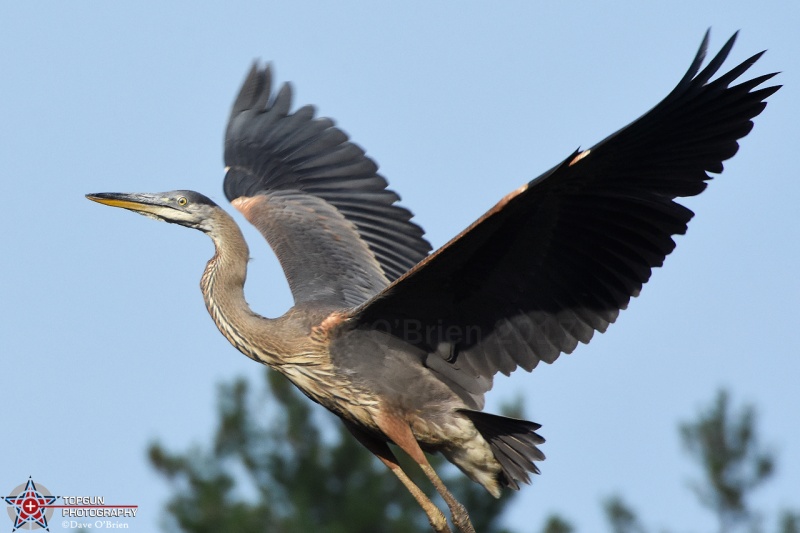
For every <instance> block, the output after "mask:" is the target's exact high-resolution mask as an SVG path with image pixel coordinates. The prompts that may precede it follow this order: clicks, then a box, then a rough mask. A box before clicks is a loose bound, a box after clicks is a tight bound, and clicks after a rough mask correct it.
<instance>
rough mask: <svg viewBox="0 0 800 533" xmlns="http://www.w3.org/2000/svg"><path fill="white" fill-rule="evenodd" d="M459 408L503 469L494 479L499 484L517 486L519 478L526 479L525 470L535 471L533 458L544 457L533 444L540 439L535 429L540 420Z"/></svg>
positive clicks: (542, 439)
mask: <svg viewBox="0 0 800 533" xmlns="http://www.w3.org/2000/svg"><path fill="white" fill-rule="evenodd" d="M460 412H461V413H462V414H463V415H464V416H466V417H467V418H468V419H469V420H470V421H471V422H472V423H473V424H475V428H476V429H477V430H478V432H479V433H480V434H481V436H482V437H483V438H484V439H485V440H486V442H488V443H489V447H490V448H491V450H492V453H493V454H494V457H495V459H497V461H498V462H499V463H500V466H501V467H502V469H503V470H502V472H501V473H500V476H499V479H498V481H499V482H500V484H501V485H503V486H505V487H509V488H512V489H514V490H519V482H520V481H521V482H523V483H527V484H529V483H530V476H529V475H528V473H529V472H531V473H534V474H538V473H539V468H538V467H537V466H536V464H534V461H543V460H544V454H543V453H542V452H541V450H539V448H537V447H536V445H537V444H543V443H544V438H542V437H541V436H540V435H538V434H537V433H536V430H537V429H539V428H540V427H542V426H541V424H537V423H535V422H529V421H527V420H520V419H517V418H509V417H506V416H500V415H493V414H490V413H483V412H481V411H472V410H469V409H462V410H461V411H460Z"/></svg>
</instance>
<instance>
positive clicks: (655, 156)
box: [88, 33, 780, 532]
mask: <svg viewBox="0 0 800 533" xmlns="http://www.w3.org/2000/svg"><path fill="white" fill-rule="evenodd" d="M735 38H736V35H735V34H734V36H733V37H731V39H730V40H728V42H727V43H726V44H725V46H724V47H723V48H722V50H721V51H720V52H719V53H718V54H717V55H716V56H715V57H714V58H713V59H712V60H711V62H710V63H709V64H708V66H706V67H705V68H704V69H703V70H700V67H701V65H702V63H703V61H704V58H705V53H706V47H707V43H708V33H707V34H706V36H705V38H704V40H703V43H702V45H701V47H700V50H699V51H698V53H697V55H696V57H695V58H694V61H693V62H692V65H691V67H689V70H688V72H687V73H686V75H685V76H684V77H683V79H681V81H680V82H679V83H678V85H677V87H675V89H674V90H673V91H672V92H671V93H669V95H667V97H666V98H665V99H664V100H662V101H661V102H660V103H659V104H658V105H657V106H656V107H654V108H653V109H652V110H651V111H649V112H648V113H646V114H645V115H643V116H642V117H641V118H639V119H638V120H636V121H635V122H633V123H632V124H630V125H629V126H627V127H625V128H623V129H621V130H619V131H618V132H616V133H614V134H613V135H611V136H609V137H607V138H606V139H604V140H603V141H601V142H600V143H598V144H596V145H595V146H593V147H591V148H590V149H588V150H584V151H576V152H574V153H572V154H570V155H569V156H568V157H567V158H566V159H564V160H563V161H562V162H561V163H559V164H558V165H556V166H555V167H553V168H552V169H550V170H548V171H547V172H545V173H544V174H542V175H541V176H539V177H538V178H536V179H534V180H533V181H531V182H529V183H528V184H526V185H523V186H522V187H520V188H519V189H517V190H516V191H514V192H512V193H511V194H509V195H508V196H506V197H505V198H503V199H502V200H501V201H500V202H499V203H498V204H497V205H496V206H495V207H493V208H492V209H490V210H489V211H488V212H487V213H486V214H485V215H484V216H482V217H481V218H480V219H479V220H478V221H476V222H475V223H474V224H472V225H471V226H470V227H469V228H467V229H466V230H464V231H463V232H462V233H461V234H459V235H458V236H457V237H456V238H454V239H453V240H451V241H450V242H448V243H447V244H446V245H444V246H443V247H441V248H440V249H439V250H437V251H435V252H434V253H432V254H430V255H428V252H429V251H430V249H431V247H430V245H429V244H428V242H427V241H426V240H425V239H424V238H423V231H422V229H420V227H419V226H417V225H416V224H414V223H413V222H411V221H410V219H411V213H410V212H409V211H407V210H406V209H404V208H402V207H399V206H398V205H397V203H396V202H397V201H398V196H397V195H396V194H395V193H394V192H392V191H391V190H388V189H387V188H386V187H387V183H386V181H385V180H384V178H383V177H381V176H380V175H378V174H377V168H378V167H377V165H376V164H375V163H374V162H373V161H372V160H371V159H369V158H368V157H366V156H365V153H364V151H362V150H361V148H359V147H358V146H356V145H355V144H352V143H350V142H349V141H348V137H347V136H346V135H345V134H344V133H343V132H342V131H341V130H339V129H338V128H336V127H334V123H333V121H331V120H329V119H326V118H314V114H315V111H314V108H312V107H310V106H305V107H302V108H300V109H298V110H297V111H295V112H294V113H291V112H290V107H291V89H290V87H289V85H283V86H282V87H281V89H280V90H279V91H278V92H277V94H272V92H271V73H270V70H269V68H268V67H267V68H259V67H258V66H257V65H254V66H253V68H252V70H251V71H250V73H249V74H248V76H247V78H246V80H245V81H244V85H243V86H242V89H241V91H240V93H239V95H238V97H237V98H236V100H235V102H234V104H233V110H232V112H231V115H230V120H229V122H228V126H227V133H226V138H225V164H226V165H227V172H226V175H225V182H224V191H225V196H226V197H227V198H228V200H230V201H231V203H232V204H233V205H234V207H236V208H237V209H238V210H239V211H240V212H241V213H242V214H244V216H245V217H246V218H247V220H249V221H250V222H251V223H252V224H253V225H255V226H256V227H257V228H258V229H259V231H260V232H261V233H262V234H263V235H264V237H265V238H266V239H267V241H268V242H269V244H270V245H271V246H272V248H273V249H274V251H275V253H276V255H277V256H278V259H279V260H280V263H281V265H282V266H283V269H284V272H285V274H286V277H287V278H288V281H289V285H290V287H291V291H292V294H293V296H294V300H295V305H294V307H292V308H291V309H290V310H289V311H288V312H287V313H286V314H285V315H283V316H281V317H279V318H275V319H269V318H265V317H262V316H260V315H258V314H256V313H254V312H253V311H252V310H251V309H250V308H249V307H248V305H247V303H246V302H245V299H244V292H243V287H244V283H245V276H246V271H247V261H248V257H249V251H248V247H247V244H246V242H245V240H244V238H243V237H242V233H241V231H240V230H239V227H238V226H237V225H236V223H235V222H234V220H233V219H232V218H231V217H230V216H229V215H228V214H227V213H226V212H225V211H224V210H222V209H221V208H220V207H219V206H217V205H216V204H215V203H214V202H212V201H211V200H209V199H208V198H206V197H205V196H203V195H201V194H199V193H196V192H193V191H172V192H166V193H158V194H139V193H136V194H119V193H101V194H92V195H88V198H89V199H91V200H94V201H96V202H100V203H103V204H106V205H111V206H115V207H123V208H125V209H130V210H132V211H135V212H137V213H141V214H144V215H147V216H149V217H151V218H156V219H160V220H165V221H167V222H172V223H175V224H181V225H183V226H188V227H191V228H195V229H199V230H201V231H203V232H205V233H206V234H208V235H209V236H210V237H211V239H212V240H213V241H214V245H215V248H216V253H215V255H214V257H213V258H212V259H211V260H210V261H209V262H208V265H207V266H206V269H205V272H204V273H203V277H202V281H201V288H202V292H203V296H204V298H205V302H206V307H207V308H208V311H209V313H210V314H211V316H212V318H213V319H214V322H215V323H216V325H217V327H218V328H219V330H220V331H221V332H222V334H223V335H225V337H226V338H227V339H228V340H229V341H230V342H231V343H232V344H233V345H234V346H235V347H236V348H237V349H238V350H239V351H241V352H242V353H244V354H245V355H247V356H248V357H250V358H251V359H253V360H255V361H258V362H260V363H264V364H266V365H268V366H270V367H271V368H273V369H275V370H277V371H279V372H281V373H283V374H284V375H285V376H287V377H288V378H289V379H290V380H291V381H292V382H293V383H294V384H295V385H296V386H297V387H298V388H299V389H300V390H301V391H303V392H304V393H305V394H306V395H307V396H308V397H309V398H311V399H312V400H313V401H315V402H317V403H319V404H321V405H323V406H325V407H326V408H328V409H329V410H331V411H333V412H334V413H335V414H336V415H338V416H339V417H340V418H341V419H342V421H343V422H344V424H345V425H346V426H347V428H348V429H349V430H350V431H351V432H352V433H353V435H354V436H355V437H356V438H357V439H358V440H359V441H360V442H361V443H362V444H363V445H364V446H365V447H366V448H367V449H369V450H370V451H371V452H372V453H374V454H375V455H376V456H377V457H378V458H379V459H380V460H381V461H382V462H383V463H384V464H385V465H386V466H388V467H389V469H390V470H391V471H392V472H393V473H394V474H395V475H396V476H397V477H398V478H399V480H400V481H401V482H402V483H403V484H404V485H405V486H406V488H407V489H408V490H409V491H410V492H411V494H412V495H413V496H414V498H415V499H416V500H417V501H418V502H419V504H420V505H421V506H422V508H423V509H424V510H425V513H426V514H427V516H428V519H429V520H430V523H431V525H432V526H433V529H434V530H435V531H437V532H447V531H450V529H449V526H448V524H447V521H446V519H445V516H444V514H443V513H442V512H441V511H440V510H439V509H438V508H437V507H436V506H435V505H434V504H433V503H432V502H431V500H430V499H429V498H428V497H427V496H426V494H425V493H424V492H423V491H422V490H421V489H420V488H419V487H417V486H416V485H415V484H414V483H413V482H412V481H411V480H410V479H409V478H408V476H407V475H406V474H405V473H404V472H403V470H402V469H401V468H400V466H399V465H398V463H397V460H396V458H395V456H394V454H393V452H392V451H391V450H390V448H389V447H388V443H394V444H396V445H397V446H398V447H399V448H400V449H402V450H403V451H404V452H406V453H407V454H409V455H410V456H411V457H412V458H413V459H414V461H416V462H417V463H418V464H419V465H420V467H421V468H422V470H423V471H424V473H425V474H426V475H427V477H428V478H429V479H430V481H431V482H432V483H433V485H434V487H435V488H436V490H437V491H438V493H439V494H440V495H441V496H442V498H443V499H444V501H445V502H446V503H447V505H448V507H449V509H450V512H451V515H452V519H453V524H454V525H455V526H456V527H457V528H458V529H459V530H460V531H462V532H471V531H474V529H473V527H472V525H471V523H470V520H469V516H468V514H467V511H466V510H465V509H464V507H463V506H462V505H461V504H460V503H458V502H457V501H456V499H455V498H454V497H453V496H452V495H451V494H450V492H449V491H448V489H447V488H446V487H445V486H444V484H443V483H442V481H441V480H440V478H439V477H438V476H437V474H436V472H434V470H433V469H432V468H431V466H430V464H429V463H428V461H427V459H426V456H425V453H424V452H430V453H432V452H439V453H441V454H442V455H444V456H445V457H446V458H447V459H448V460H449V461H450V462H452V463H454V464H455V465H456V466H458V468H460V469H461V470H462V471H463V472H464V473H465V474H466V475H467V476H468V477H469V478H471V479H472V480H473V481H475V482H477V483H480V484H481V485H483V487H485V488H486V490H487V491H489V493H491V494H492V495H493V496H495V497H498V496H499V495H500V491H501V488H502V487H510V488H512V489H518V488H519V483H520V482H524V483H528V482H529V475H528V474H529V473H538V468H537V467H536V465H535V464H534V462H535V461H540V460H542V459H544V455H543V454H542V453H541V452H540V451H539V449H538V448H537V445H539V444H541V443H543V442H544V439H542V438H541V437H540V436H539V435H538V434H537V433H536V431H537V430H538V429H539V427H540V426H539V424H535V423H533V422H528V421H524V420H516V419H510V418H505V417H501V416H497V415H492V414H488V413H483V412H481V409H482V408H483V405H484V394H485V393H486V392H487V391H488V390H489V389H490V388H491V387H492V381H493V377H494V375H495V374H496V373H497V372H498V371H500V372H502V373H504V374H506V375H508V374H509V373H511V372H512V371H514V370H515V369H516V368H517V367H522V368H524V369H525V370H527V371H531V370H533V368H534V367H535V366H536V365H537V364H538V363H539V361H545V362H547V363H552V362H553V361H554V360H555V359H556V358H557V357H558V356H559V354H561V353H570V352H572V351H573V350H574V349H575V347H576V346H577V345H578V343H587V342H589V340H590V339H591V338H592V335H593V334H594V332H595V331H600V332H602V331H605V329H606V328H607V327H608V325H609V324H611V323H612V322H614V320H615V319H616V317H617V315H618V314H619V311H620V310H621V309H624V308H625V307H626V306H627V304H628V302H629V301H630V299H631V297H633V296H636V295H638V294H639V291H640V289H641V288H642V284H643V283H645V282H646V281H647V280H648V279H649V278H650V275H651V271H652V269H653V267H657V266H661V264H662V263H663V260H664V258H665V257H666V256H667V255H668V254H669V253H670V252H671V251H672V249H673V248H674V246H675V243H674V241H673V240H672V236H673V235H676V234H682V233H684V232H685V230H686V226H687V223H688V221H689V219H691V217H692V215H693V213H692V212H691V211H690V210H689V209H687V208H686V207H683V206H682V205H680V204H678V203H676V202H675V198H677V197H687V196H694V195H696V194H699V193H700V192H701V191H703V190H704V189H705V188H706V181H707V180H709V179H711V178H710V176H709V175H708V174H707V172H712V173H719V172H721V171H722V168H723V167H722V161H724V160H726V159H728V158H730V157H731V156H733V155H734V154H735V153H736V151H737V149H738V143H737V140H738V139H740V138H741V137H744V136H745V135H747V133H748V132H749V131H750V129H751V128H752V125H753V124H752V121H751V119H752V118H753V117H755V116H756V115H758V114H759V113H760V112H761V111H762V110H763V109H764V107H765V106H766V103H765V102H764V100H765V99H766V98H767V97H768V96H770V95H771V94H773V93H774V92H775V91H777V90H778V89H779V87H780V86H771V87H766V88H758V87H759V86H760V85H762V84H763V83H764V82H765V81H767V80H768V79H770V78H771V77H772V76H774V75H775V74H767V75H763V76H759V77H756V78H753V79H750V80H748V81H744V82H742V83H740V84H739V85H735V86H731V84H732V83H733V82H734V81H735V80H737V79H738V78H739V77H740V76H742V74H744V72H745V71H746V70H747V69H748V68H749V67H750V66H752V65H753V64H754V63H755V62H756V60H758V58H759V57H760V56H761V54H756V55H754V56H752V57H751V58H749V59H747V60H746V61H744V62H743V63H741V64H740V65H738V66H736V67H735V68H733V69H732V70H730V71H729V72H727V73H725V74H723V75H721V76H719V77H717V78H716V79H715V80H713V81H711V78H712V76H714V75H715V74H716V72H717V71H718V70H719V68H720V66H721V65H722V63H723V62H724V60H725V59H726V57H727V55H728V53H729V52H730V50H731V48H732V46H733V43H734V40H735ZM762 53H763V52H762Z"/></svg>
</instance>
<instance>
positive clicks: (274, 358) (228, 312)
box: [200, 209, 281, 366]
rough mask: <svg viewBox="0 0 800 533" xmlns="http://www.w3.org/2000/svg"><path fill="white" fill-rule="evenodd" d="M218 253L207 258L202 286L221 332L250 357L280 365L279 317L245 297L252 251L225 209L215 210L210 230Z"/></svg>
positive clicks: (205, 298)
mask: <svg viewBox="0 0 800 533" xmlns="http://www.w3.org/2000/svg"><path fill="white" fill-rule="evenodd" d="M206 233H207V234H208V236H209V237H211V239H212V240H213V241H214V247H215V252H216V253H215V254H214V257H212V258H211V260H209V261H208V264H207V265H206V269H205V271H204V272H203V277H202V279H201V280H200V289H201V290H202V291H203V299H204V300H205V302H206V308H207V309H208V312H209V314H210V315H211V318H212V319H213V320H214V323H215V324H216V325H217V327H218V328H219V330H220V332H221V333H222V334H223V335H224V336H225V338H227V339H228V340H229V341H230V342H231V344H233V346H234V347H236V349H238V350H239V351H240V352H242V353H243V354H245V355H246V356H247V357H249V358H251V359H253V360H255V361H259V362H262V363H266V364H268V365H270V366H277V365H279V364H280V361H279V359H278V354H279V353H280V349H281V346H280V345H279V343H278V342H277V340H278V339H279V338H280V337H279V336H278V332H277V331H275V330H276V328H277V324H276V322H278V321H276V320H271V319H269V318H265V317H263V316H261V315H258V314H257V313H254V312H253V311H252V310H251V309H250V306H249V305H248V304H247V301H246V300H245V298H244V282H245V279H246V278H247V262H248V260H249V259H250V250H249V248H248V247H247V242H246V241H245V240H244V236H243V235H242V232H241V230H240V229H239V226H238V225H237V224H236V222H235V221H234V220H233V218H231V216H230V215H228V214H227V213H226V212H225V211H223V210H222V209H218V210H216V211H215V212H214V216H213V220H212V223H211V229H210V230H208V231H206Z"/></svg>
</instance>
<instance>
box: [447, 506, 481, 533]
mask: <svg viewBox="0 0 800 533" xmlns="http://www.w3.org/2000/svg"><path fill="white" fill-rule="evenodd" d="M450 512H451V513H452V516H453V525H454V526H456V528H457V529H458V530H459V531H460V532H461V533H475V527H474V526H473V525H472V521H471V520H470V519H469V513H467V508H466V507H464V506H463V505H461V504H460V503H458V502H456V505H454V506H452V507H450Z"/></svg>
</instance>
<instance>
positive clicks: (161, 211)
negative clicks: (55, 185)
mask: <svg viewBox="0 0 800 533" xmlns="http://www.w3.org/2000/svg"><path fill="white" fill-rule="evenodd" d="M86 198H88V199H89V200H92V201H93V202H98V203H101V204H105V205H110V206H112V207H122V208H123V209H128V210H130V211H134V212H136V213H139V214H140V215H144V216H146V217H150V218H153V219H156V220H163V221H165V222H170V223H172V224H180V225H181V226H186V227H188V228H195V229H199V230H201V231H206V232H207V231H210V230H211V226H210V224H211V220H212V216H213V214H214V212H215V211H216V210H218V209H219V206H217V204H215V203H214V202H213V201H211V200H210V199H209V198H207V197H206V196H203V195H202V194H200V193H199V192H194V191H169V192H162V193H109V192H102V193H97V194H87V195H86Z"/></svg>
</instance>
